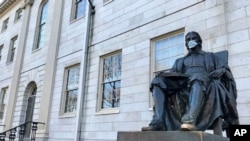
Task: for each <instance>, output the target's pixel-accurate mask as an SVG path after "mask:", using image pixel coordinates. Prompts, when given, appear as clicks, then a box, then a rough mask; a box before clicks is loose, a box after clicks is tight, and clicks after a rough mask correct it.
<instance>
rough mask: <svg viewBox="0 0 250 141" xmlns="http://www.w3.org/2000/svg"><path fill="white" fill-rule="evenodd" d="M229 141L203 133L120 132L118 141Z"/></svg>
mask: <svg viewBox="0 0 250 141" xmlns="http://www.w3.org/2000/svg"><path fill="white" fill-rule="evenodd" d="M184 140H185V141H229V139H228V138H226V137H222V136H218V135H214V134H210V133H204V132H201V131H143V132H118V135H117V141H184Z"/></svg>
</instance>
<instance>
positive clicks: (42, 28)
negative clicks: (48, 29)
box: [37, 25, 45, 48]
mask: <svg viewBox="0 0 250 141" xmlns="http://www.w3.org/2000/svg"><path fill="white" fill-rule="evenodd" d="M44 38H45V25H41V26H40V31H39V36H38V43H37V48H40V47H42V46H43V43H44Z"/></svg>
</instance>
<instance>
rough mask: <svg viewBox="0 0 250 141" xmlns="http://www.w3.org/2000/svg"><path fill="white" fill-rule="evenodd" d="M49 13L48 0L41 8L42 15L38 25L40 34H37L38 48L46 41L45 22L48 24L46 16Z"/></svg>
mask: <svg viewBox="0 0 250 141" xmlns="http://www.w3.org/2000/svg"><path fill="white" fill-rule="evenodd" d="M47 13H48V2H46V3H45V4H44V5H43V7H42V10H41V15H40V23H39V26H38V36H37V46H36V49H37V48H41V47H42V46H43V43H44V41H45V24H46V18H47Z"/></svg>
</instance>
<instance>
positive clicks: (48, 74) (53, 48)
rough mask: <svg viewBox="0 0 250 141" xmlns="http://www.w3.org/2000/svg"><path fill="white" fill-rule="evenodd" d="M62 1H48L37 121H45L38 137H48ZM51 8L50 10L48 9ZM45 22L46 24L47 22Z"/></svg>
mask: <svg viewBox="0 0 250 141" xmlns="http://www.w3.org/2000/svg"><path fill="white" fill-rule="evenodd" d="M63 3H64V2H63V1H62V0H58V1H49V7H50V6H51V5H52V6H53V7H50V8H49V11H48V12H49V13H50V14H52V16H51V15H50V17H49V18H48V19H47V21H48V22H47V23H48V25H47V28H48V31H47V32H48V33H49V37H48V46H47V60H46V62H45V75H44V81H43V84H44V85H43V88H42V96H41V102H40V110H39V119H38V121H39V122H43V123H45V125H44V126H41V127H43V128H42V129H41V127H39V128H38V131H37V137H39V138H44V139H46V138H48V128H49V116H50V109H51V98H52V93H53V87H54V77H55V70H56V58H57V53H58V46H59V41H60V40H59V39H60V31H61V20H62V7H63ZM50 10H52V11H50ZM47 23H46V24H47Z"/></svg>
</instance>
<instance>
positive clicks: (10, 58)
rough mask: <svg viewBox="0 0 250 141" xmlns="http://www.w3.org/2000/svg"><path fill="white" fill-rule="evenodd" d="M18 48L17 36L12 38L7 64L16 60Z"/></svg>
mask: <svg viewBox="0 0 250 141" xmlns="http://www.w3.org/2000/svg"><path fill="white" fill-rule="evenodd" d="M16 48H17V36H16V37H14V38H12V39H11V41H10V50H9V55H8V61H7V63H9V62H12V61H13V60H14V56H15V51H16Z"/></svg>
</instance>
